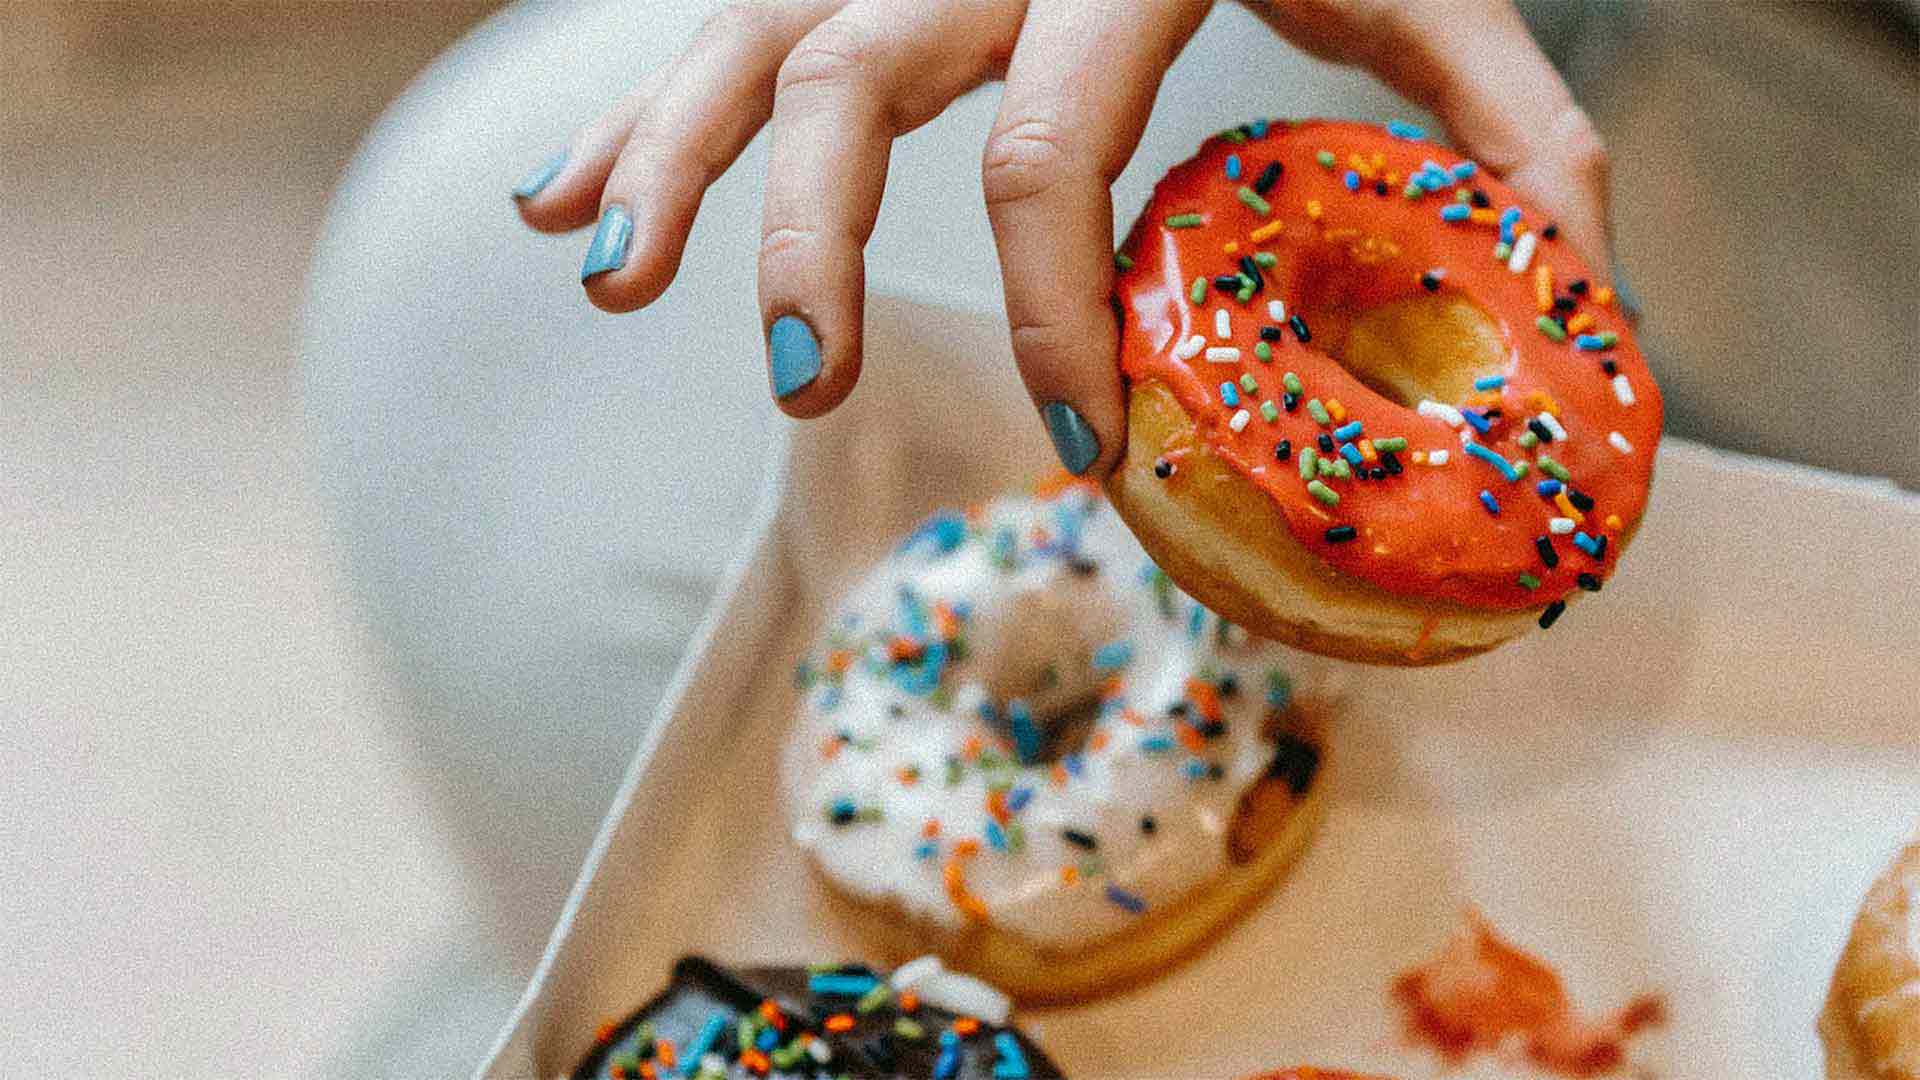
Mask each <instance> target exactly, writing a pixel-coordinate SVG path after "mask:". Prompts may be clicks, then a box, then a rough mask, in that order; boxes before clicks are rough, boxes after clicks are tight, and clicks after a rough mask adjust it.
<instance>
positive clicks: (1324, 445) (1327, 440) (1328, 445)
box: [1318, 431, 1333, 454]
mask: <svg viewBox="0 0 1920 1080" xmlns="http://www.w3.org/2000/svg"><path fill="white" fill-rule="evenodd" d="M1318 441H1319V444H1320V452H1321V453H1323V454H1331V453H1333V436H1331V435H1329V434H1327V433H1326V432H1324V431H1323V432H1321V433H1320V437H1319V440H1318Z"/></svg>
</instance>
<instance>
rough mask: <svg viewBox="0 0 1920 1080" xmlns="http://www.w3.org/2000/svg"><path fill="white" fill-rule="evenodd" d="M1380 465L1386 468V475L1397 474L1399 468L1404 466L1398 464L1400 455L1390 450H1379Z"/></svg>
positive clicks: (1398, 473)
mask: <svg viewBox="0 0 1920 1080" xmlns="http://www.w3.org/2000/svg"><path fill="white" fill-rule="evenodd" d="M1380 467H1381V468H1382V469H1385V470H1386V472H1387V475H1388V476H1399V475H1400V472H1401V470H1402V469H1404V468H1406V466H1404V465H1402V464H1400V455H1398V454H1396V453H1394V452H1393V451H1391V450H1382V451H1380Z"/></svg>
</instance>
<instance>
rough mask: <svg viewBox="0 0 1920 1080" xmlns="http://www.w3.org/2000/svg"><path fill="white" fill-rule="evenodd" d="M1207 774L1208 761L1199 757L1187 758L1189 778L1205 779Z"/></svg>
mask: <svg viewBox="0 0 1920 1080" xmlns="http://www.w3.org/2000/svg"><path fill="white" fill-rule="evenodd" d="M1206 776H1207V763H1206V762H1204V761H1201V760H1200V759H1199V758H1188V759H1187V779H1189V780H1204V779H1206Z"/></svg>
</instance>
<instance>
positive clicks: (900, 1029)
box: [893, 1016, 927, 1039]
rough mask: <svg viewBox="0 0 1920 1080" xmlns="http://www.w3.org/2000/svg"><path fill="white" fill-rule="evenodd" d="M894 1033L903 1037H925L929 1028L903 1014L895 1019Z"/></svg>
mask: <svg viewBox="0 0 1920 1080" xmlns="http://www.w3.org/2000/svg"><path fill="white" fill-rule="evenodd" d="M893 1033H894V1034H895V1035H898V1036H900V1037H901V1038H903V1039H921V1038H925V1037H926V1034H927V1029H925V1028H923V1027H921V1026H920V1025H919V1024H916V1023H914V1022H913V1021H911V1020H909V1019H907V1018H906V1017H904V1016H902V1017H899V1018H897V1019H895V1020H894V1022H893Z"/></svg>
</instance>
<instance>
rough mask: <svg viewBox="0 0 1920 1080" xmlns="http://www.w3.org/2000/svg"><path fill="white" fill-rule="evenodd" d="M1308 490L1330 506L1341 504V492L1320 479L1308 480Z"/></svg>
mask: <svg viewBox="0 0 1920 1080" xmlns="http://www.w3.org/2000/svg"><path fill="white" fill-rule="evenodd" d="M1307 491H1308V492H1309V493H1311V494H1312V495H1313V497H1314V498H1316V499H1319V500H1320V501H1321V502H1323V503H1325V504H1326V505H1328V506H1339V505H1340V493H1339V492H1337V491H1335V490H1333V489H1332V488H1330V487H1328V486H1327V485H1325V484H1323V483H1321V482H1320V481H1318V480H1309V481H1307Z"/></svg>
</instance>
